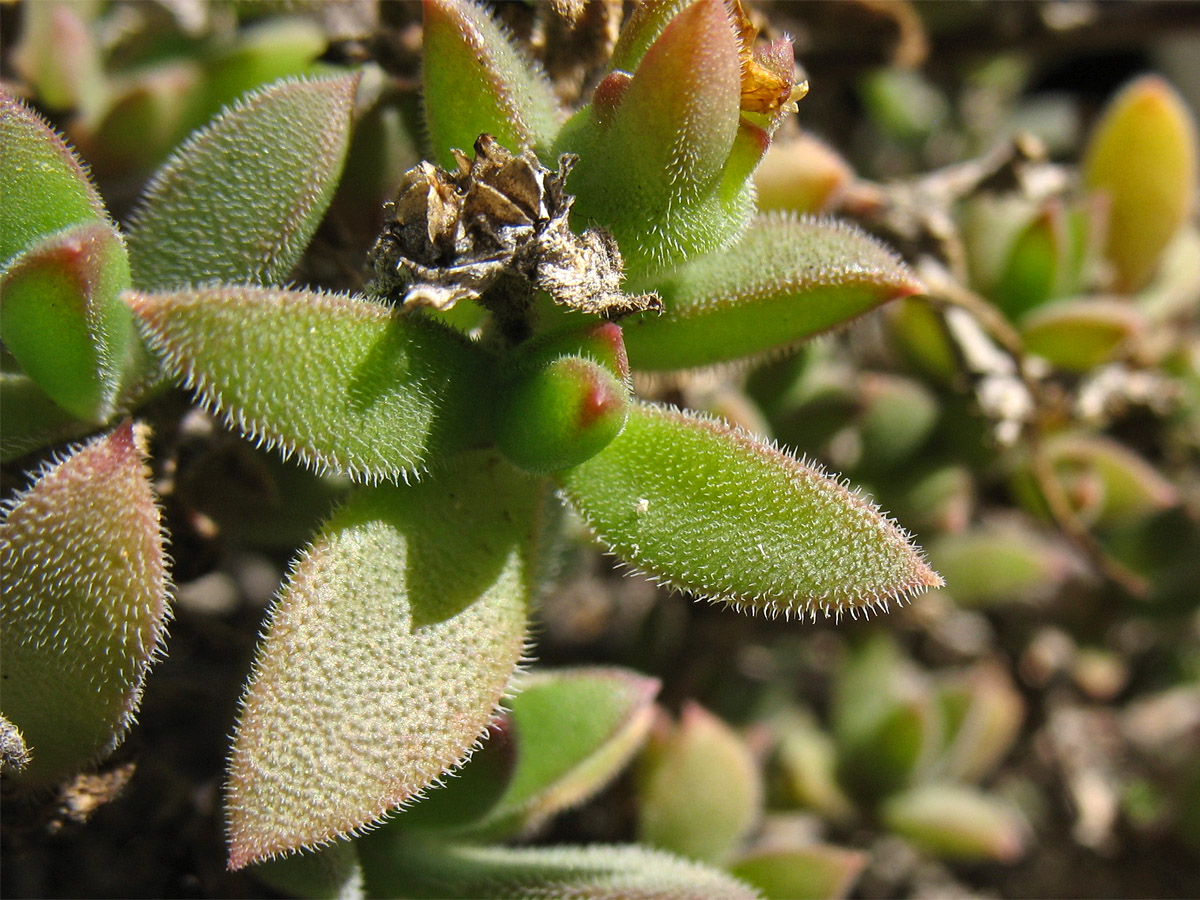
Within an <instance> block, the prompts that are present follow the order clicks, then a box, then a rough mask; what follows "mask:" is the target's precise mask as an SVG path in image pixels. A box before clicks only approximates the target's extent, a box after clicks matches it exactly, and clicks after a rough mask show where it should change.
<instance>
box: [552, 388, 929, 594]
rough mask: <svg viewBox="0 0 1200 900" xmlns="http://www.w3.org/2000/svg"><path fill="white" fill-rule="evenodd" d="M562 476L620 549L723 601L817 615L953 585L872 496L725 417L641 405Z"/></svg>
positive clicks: (642, 565) (635, 561)
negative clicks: (603, 442)
mask: <svg viewBox="0 0 1200 900" xmlns="http://www.w3.org/2000/svg"><path fill="white" fill-rule="evenodd" d="M559 477H560V479H561V483H562V486H563V493H564V495H565V496H566V498H567V499H568V500H569V501H570V502H571V503H572V504H573V505H574V506H575V507H576V508H577V509H578V510H579V511H580V513H581V514H582V515H583V517H584V519H585V521H586V522H587V523H588V524H589V525H590V527H591V528H592V530H593V531H594V532H595V533H596V535H597V536H598V537H599V538H600V540H602V541H603V542H604V543H605V544H607V545H608V546H609V548H610V549H611V550H612V552H613V553H614V554H615V555H616V556H618V557H619V558H620V559H621V560H623V561H624V562H625V563H627V564H628V565H630V566H631V567H633V568H634V569H636V570H638V571H641V572H645V573H647V574H648V575H650V576H651V577H653V578H654V579H656V580H657V581H660V582H663V583H665V584H667V585H669V586H672V587H675V588H678V589H680V590H687V591H692V592H694V593H696V594H698V595H700V596H702V597H706V598H709V599H712V600H719V601H723V602H726V603H730V604H732V605H734V606H738V607H748V608H750V609H752V610H756V611H757V610H762V611H763V612H766V613H770V614H775V613H780V612H782V613H784V614H785V615H790V614H793V613H796V614H808V615H810V616H813V617H815V616H816V614H817V612H818V611H819V612H823V613H825V614H826V615H840V614H841V613H843V612H849V613H851V614H855V613H856V611H857V610H858V609H860V608H865V609H867V610H868V611H869V610H870V609H871V608H876V609H881V608H886V606H887V603H888V602H889V601H891V600H898V601H900V600H903V599H904V598H906V597H907V596H909V595H910V594H912V593H915V592H918V591H920V590H923V589H924V588H927V587H932V586H935V585H939V584H941V579H940V578H939V577H938V576H937V574H936V573H934V572H933V570H931V569H930V568H929V567H928V566H927V565H926V564H925V561H924V560H923V559H922V557H921V554H920V552H919V551H918V550H916V548H914V547H913V546H912V544H911V543H910V542H909V539H908V536H907V535H906V534H905V533H904V532H903V531H902V530H901V529H900V528H899V527H897V526H896V525H895V523H893V522H891V521H890V520H888V519H887V518H885V517H884V516H883V515H882V514H881V513H880V512H879V511H878V509H876V508H875V507H874V506H872V505H871V504H870V503H868V502H867V501H866V500H864V499H863V498H861V497H859V496H858V495H857V494H855V493H853V492H852V491H851V490H850V489H848V488H847V487H845V486H843V485H842V484H840V483H838V482H837V481H835V480H833V479H832V478H830V477H828V476H827V475H825V474H823V473H822V472H821V471H819V470H818V469H816V468H814V467H813V466H810V465H808V464H806V463H804V462H802V461H801V460H798V459H796V458H795V457H793V456H790V455H788V454H787V453H784V452H783V451H781V450H778V449H776V448H775V447H772V446H769V445H765V444H763V443H760V442H759V441H758V440H757V439H755V438H754V437H752V436H751V435H749V434H747V433H745V432H743V431H740V430H737V429H734V428H732V427H730V426H728V425H725V424H723V423H721V422H717V421H713V420H709V419H704V418H700V417H698V416H695V415H692V414H688V413H682V412H679V411H677V410H672V409H667V408H664V407H659V406H652V405H648V404H634V405H633V406H632V408H631V409H630V413H629V418H628V420H627V422H626V424H625V430H624V431H623V432H622V433H621V435H620V436H619V437H617V438H616V440H614V441H613V442H612V443H611V444H609V445H608V446H607V447H606V448H605V449H604V450H602V451H600V453H598V454H597V455H596V456H594V457H592V459H590V460H588V461H587V462H585V463H583V464H582V465H580V466H577V467H575V468H574V469H570V470H568V471H566V472H564V473H562V474H561V476H559Z"/></svg>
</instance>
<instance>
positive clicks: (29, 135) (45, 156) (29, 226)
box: [0, 90, 108, 268]
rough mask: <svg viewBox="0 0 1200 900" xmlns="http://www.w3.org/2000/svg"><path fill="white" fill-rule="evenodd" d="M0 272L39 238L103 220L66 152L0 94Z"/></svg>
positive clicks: (34, 117) (100, 205)
mask: <svg viewBox="0 0 1200 900" xmlns="http://www.w3.org/2000/svg"><path fill="white" fill-rule="evenodd" d="M0 157H3V159H4V165H3V166H0V197H3V198H4V202H3V203H0V268H3V267H4V266H6V265H7V264H8V262H9V261H10V260H11V259H12V258H13V257H14V256H16V255H17V254H18V253H20V252H21V251H23V250H25V249H26V248H28V247H29V246H30V245H32V244H33V243H34V242H35V241H37V240H38V239H39V238H41V237H42V236H44V235H47V234H52V233H53V232H55V231H60V230H61V229H63V228H66V227H68V226H70V225H80V224H83V223H88V222H107V221H108V214H107V213H106V212H105V211H104V203H103V201H102V200H101V199H100V195H99V194H97V193H96V189H95V188H94V187H92V185H91V182H89V181H88V177H87V173H86V172H85V171H84V169H83V166H81V165H80V164H79V160H78V159H77V158H76V157H75V154H74V153H72V152H71V150H70V148H69V147H67V145H66V144H65V143H64V142H63V140H62V138H60V137H59V136H58V135H57V134H56V133H55V132H54V130H53V129H52V128H50V126H48V125H47V124H46V123H45V122H43V121H42V119H41V117H40V116H38V115H37V113H35V112H33V111H32V110H31V109H29V107H27V106H25V105H24V104H23V103H21V102H19V101H18V100H16V99H15V98H14V97H12V96H10V95H9V94H8V93H6V92H5V91H2V90H0Z"/></svg>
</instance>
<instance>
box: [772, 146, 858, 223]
mask: <svg viewBox="0 0 1200 900" xmlns="http://www.w3.org/2000/svg"><path fill="white" fill-rule="evenodd" d="M853 178H854V170H853V169H851V168H850V164H849V163H848V162H846V160H844V159H843V158H842V157H841V156H840V155H839V154H838V153H837V151H836V150H834V149H833V148H832V147H830V146H829V145H828V144H826V143H824V142H823V141H821V140H820V139H819V138H817V137H816V136H814V135H812V134H810V133H808V132H807V131H805V132H801V133H800V134H799V135H798V136H796V137H795V138H792V139H791V140H776V141H772V142H771V147H770V149H769V150H768V151H767V155H766V156H764V157H763V161H762V165H761V166H759V167H758V169H756V170H755V172H754V185H755V187H756V188H757V189H758V208H759V209H760V210H763V211H766V210H772V209H778V210H781V211H789V212H797V213H819V212H823V211H825V210H828V209H831V208H833V207H834V206H835V205H836V204H837V202H838V201H839V199H840V198H841V195H842V193H843V192H844V190H845V188H846V187H847V185H849V183H850V182H851V180H852V179H853Z"/></svg>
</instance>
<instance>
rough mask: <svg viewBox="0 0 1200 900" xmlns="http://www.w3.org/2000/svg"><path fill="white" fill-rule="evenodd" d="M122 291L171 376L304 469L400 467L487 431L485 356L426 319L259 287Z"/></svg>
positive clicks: (414, 466) (424, 461)
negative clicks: (164, 292)
mask: <svg viewBox="0 0 1200 900" xmlns="http://www.w3.org/2000/svg"><path fill="white" fill-rule="evenodd" d="M127 296H128V300H129V303H130V305H131V306H132V307H133V309H134V311H135V312H136V313H137V314H138V315H139V317H140V318H141V320H142V323H143V325H144V327H145V333H146V335H147V340H148V342H149V344H150V345H151V347H152V348H154V349H155V350H156V351H157V352H159V353H160V354H162V356H163V358H164V359H165V361H166V364H167V368H168V369H169V370H170V371H171V372H172V373H173V374H174V376H175V377H176V378H178V379H180V380H182V381H184V382H186V383H187V384H188V385H190V386H192V387H194V388H195V389H196V391H197V392H198V393H199V395H200V398H201V399H202V400H203V402H204V403H205V404H207V405H209V406H211V407H214V408H216V409H217V410H219V411H220V412H221V413H222V414H223V415H224V416H225V418H226V419H227V421H228V422H229V423H230V424H231V426H232V427H235V428H237V429H238V430H240V431H241V432H242V433H244V434H246V435H248V436H249V437H252V438H254V439H256V440H259V441H261V442H264V443H266V444H268V445H270V446H274V447H278V448H279V449H280V450H281V451H282V452H283V454H284V455H285V456H290V455H292V454H295V455H296V456H297V457H299V458H300V459H301V460H302V461H303V462H305V463H306V464H308V465H310V466H312V467H314V468H316V469H319V470H331V471H335V472H339V473H344V474H348V475H350V476H351V477H353V478H355V479H358V480H364V481H378V480H380V479H392V480H395V479H398V478H404V479H408V478H410V477H412V476H414V475H419V474H420V473H422V472H424V471H425V470H426V469H428V467H430V466H431V465H433V464H434V463H436V462H438V461H439V460H440V459H441V458H442V457H443V456H446V455H448V454H450V453H453V452H456V451H458V450H462V449H464V448H465V447H468V446H471V445H472V444H477V443H480V442H481V441H482V440H483V435H484V434H485V433H486V418H487V417H486V415H485V414H484V411H485V410H486V408H487V407H486V406H485V405H484V404H485V403H486V398H488V397H489V396H490V393H491V389H490V386H489V384H488V382H487V381H486V377H485V373H486V371H487V370H486V366H485V362H486V356H485V355H484V354H483V352H482V351H480V350H479V349H478V348H477V347H475V346H474V345H473V344H471V343H470V342H469V341H468V340H467V339H466V338H465V337H463V336H462V335H461V334H459V333H458V332H456V331H454V330H452V329H450V328H447V327H446V326H444V325H439V324H438V323H436V322H433V321H431V320H429V319H426V318H423V317H421V316H418V315H405V314H403V313H401V312H400V311H398V310H395V309H391V308H388V307H385V306H382V305H379V304H376V303H372V302H369V301H367V300H364V299H361V298H355V297H348V296H342V295H332V294H318V293H312V292H301V291H284V290H272V289H269V288H252V287H244V288H232V287H213V288H198V289H195V290H188V291H178V292H175V293H169V294H130V295H127Z"/></svg>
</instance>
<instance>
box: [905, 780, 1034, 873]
mask: <svg viewBox="0 0 1200 900" xmlns="http://www.w3.org/2000/svg"><path fill="white" fill-rule="evenodd" d="M881 814H882V818H883V821H884V823H885V824H886V825H887V826H888V828H890V829H892V830H893V831H895V832H896V833H897V834H899V835H900V836H901V837H905V838H908V839H909V840H910V841H912V842H913V843H914V844H916V845H917V846H919V847H921V848H922V849H924V850H927V851H928V852H930V853H934V854H936V855H938V856H943V857H948V858H951V859H977V860H983V859H994V860H998V861H1000V862H1013V861H1014V860H1016V859H1018V858H1019V857H1020V856H1021V854H1022V853H1024V851H1025V843H1026V828H1025V825H1024V823H1023V822H1022V821H1021V818H1020V816H1018V814H1017V813H1016V811H1015V810H1014V809H1012V808H1011V807H1010V806H1009V805H1008V804H1006V803H1004V802H1002V801H1001V800H999V799H998V798H995V797H989V796H987V795H986V794H981V793H979V792H978V791H976V790H974V789H972V788H968V787H962V786H959V785H948V784H928V785H923V786H921V787H917V788H913V789H912V790H910V791H907V792H905V793H903V794H897V795H895V796H894V797H890V798H889V799H888V800H887V802H886V803H884V804H883V806H882V808H881Z"/></svg>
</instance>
